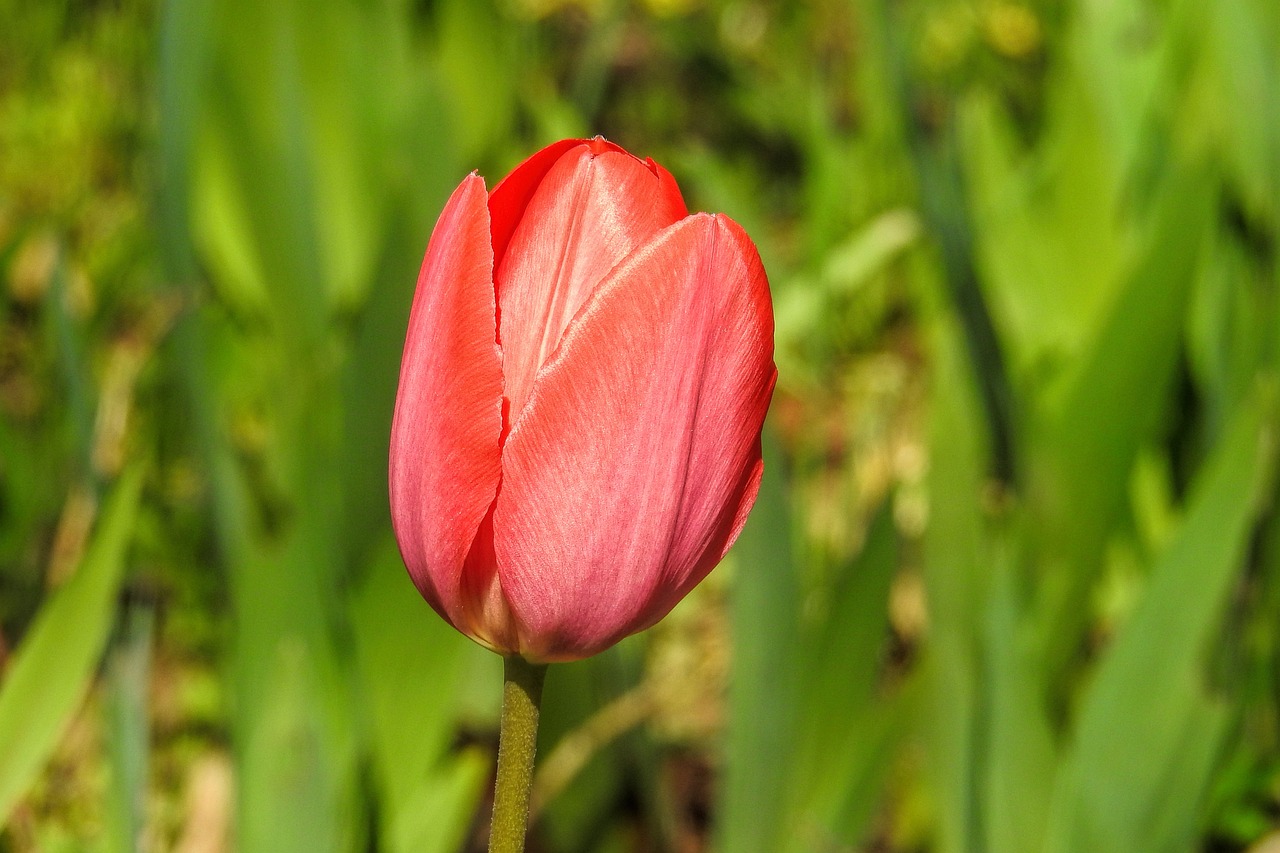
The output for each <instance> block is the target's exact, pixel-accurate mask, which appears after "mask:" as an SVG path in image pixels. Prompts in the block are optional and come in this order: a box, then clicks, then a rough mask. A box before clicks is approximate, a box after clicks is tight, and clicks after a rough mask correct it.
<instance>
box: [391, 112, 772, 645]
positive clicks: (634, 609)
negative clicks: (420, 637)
mask: <svg viewBox="0 0 1280 853" xmlns="http://www.w3.org/2000/svg"><path fill="white" fill-rule="evenodd" d="M776 378H777V370H776V369H775V367H774V365H773V310H772V306H771V304H770V299H769V284H768V280H767V279H766V278H765V273H764V268H763V267H762V266H761V264H760V257H759V254H758V253H757V252H756V248H755V245H754V244H753V243H752V242H751V239H750V238H749V237H747V235H746V233H745V232H744V231H743V230H742V229H741V228H740V227H739V226H738V225H737V224H736V223H734V222H733V221H732V220H730V219H728V218H727V217H725V216H722V215H714V216H713V215H709V214H705V213H698V214H693V215H689V213H688V211H687V210H686V208H685V205H684V200H683V199H682V198H681V195H680V190H679V188H678V187H677V186H676V183H675V180H674V179H673V178H672V177H671V175H670V173H668V172H667V171H666V170H665V169H663V168H662V167H661V166H659V165H658V164H657V163H654V162H653V161H652V160H645V161H641V160H639V159H637V158H635V157H633V156H632V155H631V154H628V153H627V152H626V151H624V150H623V149H622V148H620V147H618V146H617V145H614V144H612V143H610V142H607V141H605V140H604V139H601V138H599V137H597V138H595V139H593V140H566V141H563V142H558V143H556V144H555V145H552V146H550V147H548V148H544V149H543V150H542V151H539V152H538V153H537V154H534V155H533V156H532V157H530V158H529V159H528V160H526V161H525V162H524V163H522V164H521V165H520V166H518V167H517V168H516V170H515V171H514V172H512V173H511V174H510V175H509V176H508V177H507V178H506V179H505V180H503V181H502V182H501V183H499V184H498V185H497V186H496V187H495V188H494V189H493V191H492V192H488V191H486V188H485V183H484V179H483V178H481V177H480V176H479V175H477V174H475V173H472V174H471V175H470V176H468V177H467V178H466V179H464V180H463V182H462V184H461V185H460V186H459V187H458V188H457V189H456V190H455V191H454V193H453V195H452V197H450V199H449V202H448V204H446V205H445V208H444V212H443V213H441V214H440V219H439V221H438V222H437V223H436V227H435V231H434V232H433V233H432V235H431V242H430V245H428V247H427V254H426V257H425V258H424V259H423V262H422V271H421V272H420V273H419V275H418V286H417V292H416V293H415V295H414V299H413V309H412V312H411V313H410V316H409V331H408V336H407V339H406V341H405V348H404V360H403V363H402V365H401V369H400V388H399V392H398V394H397V397H396V410H395V420H394V424H393V426H392V430H391V462H390V483H391V511H392V518H393V520H394V524H395V530H396V537H397V539H398V540H399V542H400V552H401V554H402V555H403V557H404V561H405V564H406V565H407V566H408V569H409V573H410V575H411V576H412V577H413V581H414V583H415V585H416V586H417V587H418V590H419V591H420V592H421V593H422V595H423V597H424V598H426V600H427V601H428V602H429V603H430V604H431V606H432V607H433V608H435V610H436V611H437V612H438V613H439V614H440V615H441V616H443V617H444V618H445V619H446V620H448V621H449V623H450V624H452V625H453V626H454V627H455V628H457V629H458V630H459V631H461V632H462V633H464V634H467V635H468V636H470V637H472V638H473V639H475V640H476V641H478V642H480V643H481V644H483V645H485V646H488V647H489V648H491V649H493V650H495V651H498V652H501V653H503V654H511V653H518V654H520V655H523V656H524V657H526V658H528V659H530V660H533V661H542V662H547V661H559V660H573V659H577V658H582V657H586V656H588V655H592V654H595V653H596V652H599V651H602V650H603V649H605V648H608V647H609V646H610V645H612V644H614V643H616V642H617V641H618V640H620V639H622V638H623V637H625V636H627V635H629V634H633V633H635V632H637V631H640V630H643V629H645V628H647V627H649V626H650V625H652V624H654V623H655V622H657V621H658V620H659V619H661V618H662V617H663V616H665V615H666V614H667V613H668V612H669V611H670V610H671V608H672V607H674V606H675V605H676V603H677V602H678V601H679V600H680V599H681V598H683V597H684V596H685V595H686V594H687V593H688V592H689V590H691V589H692V588H693V587H694V586H695V585H696V584H697V583H698V582H699V581H701V580H702V578H703V577H705V576H706V574H707V573H708V572H709V571H711V569H712V568H713V567H714V566H715V565H716V563H718V562H719V561H720V559H721V558H722V557H723V556H724V554H725V552H726V551H727V550H728V549H729V546H730V545H732V544H733V541H734V539H735V538H737V535H738V532H739V530H741V528H742V525H743V523H744V522H745V521H746V517H747V513H748V511H749V510H750V509H751V505H752V504H753V503H754V502H755V497H756V492H757V490H758V488H759V484H760V474H761V470H762V465H761V460H760V429H761V424H762V423H763V420H764V415H765V410H766V409H767V408H768V406H769V399H770V397H771V396H772V394H773V386H774V382H775V380H776Z"/></svg>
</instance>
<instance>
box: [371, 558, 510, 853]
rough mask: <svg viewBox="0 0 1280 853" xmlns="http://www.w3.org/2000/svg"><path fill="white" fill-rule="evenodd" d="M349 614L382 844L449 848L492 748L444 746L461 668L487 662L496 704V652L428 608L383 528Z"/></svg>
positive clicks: (473, 801) (469, 811) (471, 806)
mask: <svg viewBox="0 0 1280 853" xmlns="http://www.w3.org/2000/svg"><path fill="white" fill-rule="evenodd" d="M348 612H349V614H350V619H351V636H352V638H353V640H354V642H355V662H356V672H357V685H358V695H359V696H360V697H361V699H362V700H363V701H362V703H361V704H362V707H363V709H364V713H365V719H364V720H363V723H364V729H365V735H366V744H367V749H368V753H369V756H370V758H371V765H372V770H373V778H374V782H375V784H376V786H377V788H378V792H379V795H380V797H379V815H378V817H379V819H380V821H381V830H382V832H381V835H382V837H383V838H384V839H385V844H386V845H387V849H388V850H389V851H392V853H396V851H405V853H408V851H419V850H423V851H427V850H441V851H443V850H456V849H458V845H459V843H460V838H461V833H462V831H464V830H465V828H466V826H467V825H468V824H469V822H470V820H471V818H472V816H473V815H474V814H475V810H476V806H477V803H478V799H479V795H480V794H481V793H482V787H483V783H484V781H485V780H486V779H487V778H488V772H489V769H490V766H491V762H492V756H491V755H488V754H485V753H483V752H478V751H474V750H473V751H468V752H464V753H461V754H459V755H456V756H455V755H452V754H450V748H451V742H452V739H453V737H454V735H455V729H456V722H457V718H458V712H459V704H460V703H459V699H458V696H459V694H460V690H459V685H460V681H461V679H462V677H463V676H464V674H465V673H466V671H468V670H475V669H480V670H488V675H489V680H490V684H491V687H492V690H491V694H492V697H493V701H494V703H495V704H496V702H497V701H498V699H499V697H500V696H501V695H502V666H501V658H500V657H499V656H498V655H495V654H492V653H491V652H488V651H486V650H484V649H482V648H480V647H479V646H477V645H475V644H474V643H472V642H470V641H468V640H467V639H465V638H464V637H462V636H461V635H460V634H458V632H457V631H455V630H454V629H453V628H451V627H450V626H449V625H448V624H446V623H445V621H444V620H443V619H441V618H440V617H439V616H437V615H436V614H435V613H434V612H433V611H432V610H431V608H430V607H429V606H427V604H426V602H424V601H423V600H422V598H421V596H419V595H418V591H417V590H415V589H414V588H413V583H412V582H411V581H410V580H409V575H408V573H407V572H406V571H405V569H404V565H403V564H402V563H401V561H400V555H399V552H398V551H397V550H396V547H395V543H394V542H393V541H392V540H391V538H390V537H389V536H387V537H385V538H384V541H383V542H382V547H379V548H378V549H377V551H376V554H375V558H374V559H373V560H371V562H370V565H369V567H368V572H367V574H366V576H365V578H364V581H363V583H362V584H361V586H360V587H359V588H358V589H357V590H356V591H355V594H354V596H353V598H352V600H351V602H350V604H349V610H348Z"/></svg>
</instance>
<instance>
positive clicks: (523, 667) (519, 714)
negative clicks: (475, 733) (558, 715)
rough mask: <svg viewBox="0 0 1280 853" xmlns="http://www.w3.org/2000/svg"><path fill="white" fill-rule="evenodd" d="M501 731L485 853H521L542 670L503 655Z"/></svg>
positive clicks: (536, 665) (534, 751)
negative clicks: (491, 817)
mask: <svg viewBox="0 0 1280 853" xmlns="http://www.w3.org/2000/svg"><path fill="white" fill-rule="evenodd" d="M502 670H503V671H502V675H503V685H502V727H501V729H500V730H499V733H498V780H497V784H496V785H495V787H494V791H493V821H492V823H490V825H489V853H523V851H524V838H525V834H526V832H527V831H528V828H529V791H530V789H531V788H532V787H533V757H534V754H535V753H536V752H537V749H538V711H539V708H540V707H541V705H542V679H543V677H544V676H546V674H547V665H546V664H537V663H530V662H529V661H527V660H525V659H524V658H522V657H520V656H519V655H508V656H506V657H504V658H503V664H502Z"/></svg>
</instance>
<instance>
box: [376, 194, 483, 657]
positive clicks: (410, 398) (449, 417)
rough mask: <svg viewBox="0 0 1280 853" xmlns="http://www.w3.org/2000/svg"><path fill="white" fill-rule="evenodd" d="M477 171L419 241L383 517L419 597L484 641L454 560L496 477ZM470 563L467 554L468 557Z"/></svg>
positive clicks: (463, 553) (463, 554) (476, 581)
mask: <svg viewBox="0 0 1280 853" xmlns="http://www.w3.org/2000/svg"><path fill="white" fill-rule="evenodd" d="M487 200H488V197H487V194H486V192H485V186H484V180H483V179H481V178H480V177H478V176H476V175H474V174H473V175H471V176H470V177H468V178H467V179H466V180H464V181H463V182H462V184H461V185H460V186H459V187H458V188H457V190H455V191H454V193H453V196H452V197H451V198H450V199H449V202H448V204H447V205H446V206H445V209H444V212H443V213H441V214H440V219H439V221H438V222H437V223H436V227H435V231H433V232H432V234H431V242H430V244H429V245H428V247H427V253H426V257H425V258H424V259H423V262H422V270H421V272H420V273H419V275H418V287H417V290H416V292H415V293H414V297H413V308H412V311H411V312H410V315H409V331H408V335H407V337H406V339H405V346H404V358H403V361H402V363H401V367H400V387H399V391H398V392H397V394H396V410H395V418H394V420H393V421H392V426H391V462H390V472H389V479H390V486H391V517H392V521H393V523H394V526H395V531H396V539H397V540H398V541H399V543H400V553H401V555H402V556H403V557H404V561H405V565H406V566H408V568H409V574H410V575H411V576H412V577H413V581H414V584H415V585H416V586H417V587H418V590H419V591H420V592H421V593H422V595H423V597H424V598H426V600H427V601H428V602H429V603H430V604H431V606H432V607H434V608H435V609H436V611H437V612H439V613H440V615H441V616H443V617H444V618H445V619H447V620H448V621H449V622H450V623H451V624H452V625H453V626H454V627H456V628H457V629H458V630H460V631H462V632H464V633H467V634H471V635H472V636H476V637H478V638H480V639H482V640H484V639H485V638H486V637H487V636H488V632H487V631H486V628H485V618H484V613H483V610H484V607H483V605H484V603H485V602H484V601H483V600H478V599H483V598H485V590H486V588H487V587H489V586H491V584H489V583H488V581H489V580H490V579H491V576H492V574H493V569H492V566H490V568H489V570H488V573H489V575H490V578H485V577H475V576H474V575H476V574H477V573H479V574H483V572H484V567H483V566H478V567H477V568H476V569H475V570H473V571H472V572H471V575H472V577H469V578H468V581H467V583H465V584H464V581H463V565H464V561H465V560H466V558H467V555H468V553H469V552H470V551H471V549H472V542H473V540H475V539H476V532H477V530H478V529H479V528H480V525H481V522H482V521H483V520H484V519H485V516H486V514H487V513H488V511H489V509H490V507H491V505H492V504H493V500H494V496H495V495H496V494H497V491H498V483H499V480H500V478H501V452H500V449H499V435H500V433H501V430H502V356H501V352H500V350H499V348H498V345H497V309H496V305H495V295H494V289H493V250H492V248H491V246H490V242H489V210H488V206H487ZM475 562H476V561H475V560H474V559H473V563H475Z"/></svg>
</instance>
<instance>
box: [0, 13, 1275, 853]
mask: <svg viewBox="0 0 1280 853" xmlns="http://www.w3.org/2000/svg"><path fill="white" fill-rule="evenodd" d="M1278 48H1280V6H1277V5H1276V4H1274V3H1273V2H1270V0H1215V2H1213V3H1200V2H1193V0H1110V1H1109V2H1108V1H1107V0H1079V2H1073V3H1068V2H1064V0H857V2H836V0H816V2H809V3H786V4H783V3H769V2H763V0H648V2H644V3H641V2H630V3H628V2H623V0H596V2H586V0H583V2H579V3H566V2H556V0H494V2H475V0H435V2H428V0H421V2H418V1H417V0H415V2H408V0H307V2H304V0H275V1H274V2H269V3H260V2H256V0H222V2H217V3H215V2H212V0H172V2H164V1H163V0H78V2H70V0H50V2H39V3H34V2H24V0H0V285H2V286H0V667H2V672H3V675H2V676H0V679H2V680H0V822H3V826H4V829H3V831H2V832H0V849H3V850H11V851H33V850H43V851H64V850H65V851H79V850H95V851H96V850H119V851H125V850H129V851H133V850H147V851H152V850H157V851H158V850H181V851H185V853H195V852H196V851H215V850H227V849H237V850H243V851H272V853H275V852H276V851H328V850H388V851H459V850H464V849H467V850H478V849H483V835H484V824H485V820H486V811H485V810H486V797H487V796H488V789H489V784H490V773H491V771H492V763H493V750H494V738H495V720H496V706H497V701H498V697H499V686H498V685H499V682H500V667H499V661H498V660H497V658H495V657H494V656H492V655H490V654H489V653H487V652H484V651H483V650H481V649H479V648H478V647H476V646H474V645H472V644H471V643H469V642H468V641H467V640H465V639H463V638H462V637H460V636H457V635H455V634H454V633H453V632H452V631H451V630H450V629H448V628H447V627H445V626H444V625H443V623H441V621H440V620H439V619H438V618H436V617H435V616H434V615H433V614H432V613H431V612H430V610H429V608H428V607H427V606H426V605H425V604H424V603H423V602H422V601H421V600H420V599H419V598H418V596H417V595H416V594H415V592H414V590H413V588H412V586H411V585H410V584H409V582H408V580H407V577H406V576H405V573H404V570H403V567H402V565H401V564H400V560H399V557H398V554H397V551H396V548H395V544H394V541H393V539H392V537H391V535H390V530H389V523H388V510H387V505H386V504H387V501H386V488H385V473H384V472H385V470H386V463H385V454H386V446H387V433H388V429H389V423H390V416H391V408H392V402H393V396H394V389H395V380H396V371H397V367H398V362H399V355H400V347H401V342H402V340H403V331H404V327H405V324H406V318H407V315H408V303H409V299H410V296H411V291H412V287H413V282H414V278H415V274H416V269H417V265H418V262H419V260H420V258H421V254H422V251H423V248H424V246H425V245H426V240H427V236H428V234H429V233H430V230H431V227H432V224H433V222H434V220H435V217H436V215H437V214H438V212H439V210H440V207H441V205H442V204H443V201H444V199H445V197H446V194H447V193H448V192H449V191H450V190H451V189H452V187H453V186H454V185H456V183H457V182H458V181H459V180H460V179H461V178H462V176H463V175H465V174H466V173H467V172H468V171H469V170H471V169H476V168H478V169H480V171H481V173H482V174H484V175H486V176H487V177H488V178H489V179H490V181H493V180H495V179H496V178H498V177H500V176H501V175H502V174H504V173H505V172H506V171H507V170H508V169H509V168H511V167H512V166H513V165H514V164H515V163H516V162H518V161H519V160H520V159H521V158H522V157H523V156H524V155H526V154H527V153H529V152H530V151H532V150H533V149H534V148H535V147H537V146H539V145H542V144H545V143H547V142H549V141H551V140H553V139H556V138H560V137H565V136H573V135H591V134H594V133H602V134H604V135H606V136H608V137H609V138H611V139H613V140H615V141H617V142H619V143H621V144H623V145H625V146H626V147H628V148H629V149H631V150H632V151H635V152H637V153H639V154H642V155H650V156H653V157H654V158H655V159H657V160H659V161H660V162H662V163H663V164H665V165H667V166H668V167H669V168H670V169H671V170H672V171H673V172H674V173H675V174H676V176H677V178H678V179H679V180H680V182H681V185H682V187H683V188H684V189H685V192H686V197H687V198H688V200H689V201H690V206H691V207H692V208H695V209H711V210H722V211H725V212H727V213H729V214H730V215H732V216H733V217H735V218H736V219H738V220H739V221H740V222H742V223H743V224H744V225H745V226H746V227H747V229H748V230H749V231H750V233H751V234H752V235H754V236H755V238H756V240H757V241H758V243H759V246H760V249H761V252H762V254H763V256H764V258H765V262H766V266H767V268H768V270H769V271H770V276H771V280H772V283H773V288H774V293H775V298H776V305H777V332H778V363H779V367H780V371H781V376H780V381H779V390H778V394H777V397H776V399H775V404H774V409H773V412H772V415H771V420H770V424H769V428H768V435H767V454H768V476H767V479H766V483H765V486H764V489H763V491H762V494H761V498H760V501H759V504H758V506H757V509H756V511H755V514H754V516H753V518H752V521H751V523H750V525H749V527H748V529H747V530H746V531H745V532H744V535H743V537H742V540H741V542H740V544H739V546H738V547H737V548H736V549H735V551H734V553H733V554H732V555H731V557H730V559H729V560H728V561H727V562H726V564H725V565H724V566H723V567H721V568H720V569H719V570H718V571H717V572H716V573H714V574H713V575H712V577H711V578H710V579H709V580H708V582H707V583H706V584H704V585H703V586H702V587H701V588H700V589H699V590H698V591H697V592H696V593H695V595H694V596H692V597H691V598H690V599H689V600H688V601H686V602H685V603H684V604H683V605H682V606H681V607H680V608H679V609H678V610H677V611H676V612H675V613H674V614H673V615H672V616H671V618H669V619H668V620H667V621H666V622H664V623H663V624H662V625H660V626H659V627H658V628H656V629H654V630H653V631H651V632H649V634H648V635H646V636H643V637H638V638H633V639H632V640H629V641H627V642H625V643H623V644H622V645H621V646H619V647H618V648H616V649H614V650H613V651H611V652H609V653H608V654H605V655H602V656H600V657H599V658H597V659H594V660H590V661H586V662H583V663H580V664H575V665H566V666H559V667H554V668H553V670H552V672H551V675H550V677H549V680H548V686H547V703H548V704H547V708H546V710H545V723H544V730H543V733H542V735H543V737H542V776H541V777H540V780H539V783H538V784H539V788H538V814H537V821H536V826H535V829H534V839H533V842H532V846H533V849H534V850H535V851H553V853H559V851H565V852H566V853H588V851H618V853H623V851H679V853H685V851H701V850H716V851H727V852H728V853H779V851H781V853H792V851H795V853H810V852H811V851H817V853H823V851H832V853H834V851H853V850H874V851H917V850H919V851H925V850H928V851H942V853H1027V851H1045V853H1072V851H1092V853H1111V852H1112V851H1114V853H1134V851H1151V853H1162V851H1169V853H1175V851H1192V850H1202V851H1210V850H1212V851H1235V850H1244V849H1251V850H1254V851H1262V850H1271V849H1274V848H1273V847H1271V846H1268V844H1270V845H1276V844H1280V840H1277V839H1278V836H1277V835H1276V834H1275V833H1276V832H1277V828H1280V515H1277V513H1276V511H1275V505H1274V498H1275V495H1276V481H1275V476H1274V474H1275V453H1274V450H1275V447H1274V445H1275V438H1276V426H1277V403H1278V400H1277V394H1278V393H1280V391H1278V389H1277V357H1278V352H1277V333H1278V332H1280V310H1278V309H1280V306H1278V305H1277V299H1278V298H1280V297H1278V294H1277V285H1278V284H1280V49H1278ZM1269 834H1270V835H1269ZM1268 838H1270V840H1269V841H1268Z"/></svg>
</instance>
